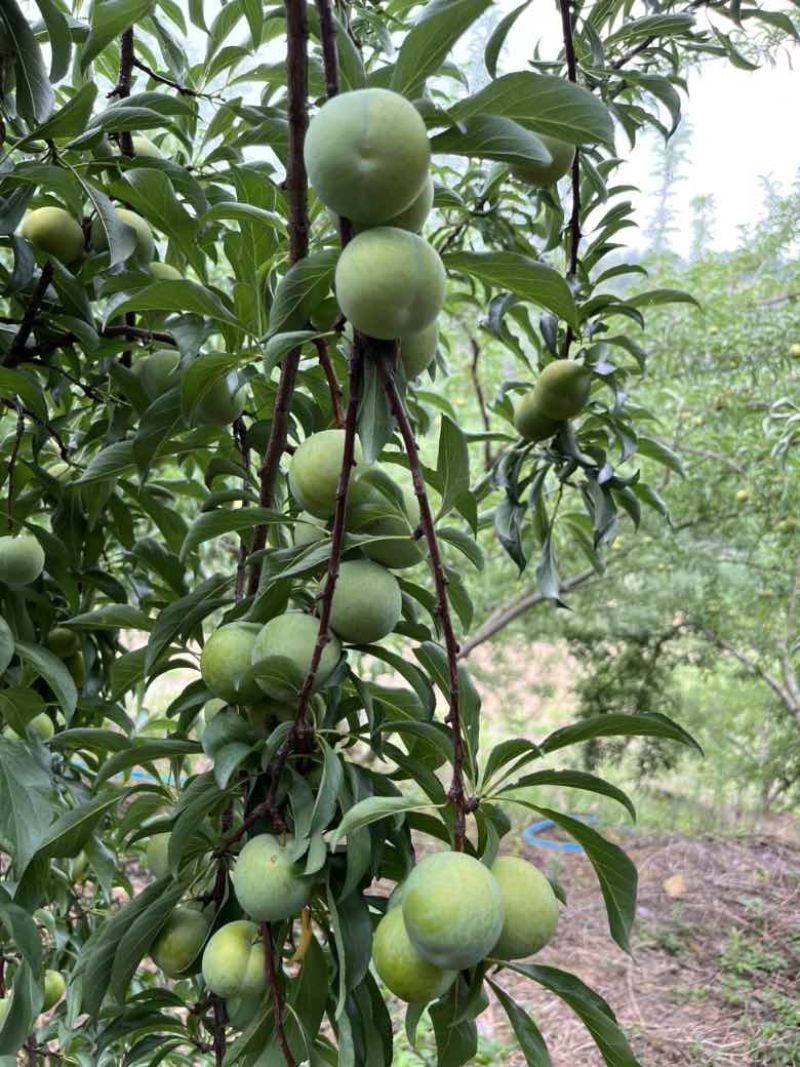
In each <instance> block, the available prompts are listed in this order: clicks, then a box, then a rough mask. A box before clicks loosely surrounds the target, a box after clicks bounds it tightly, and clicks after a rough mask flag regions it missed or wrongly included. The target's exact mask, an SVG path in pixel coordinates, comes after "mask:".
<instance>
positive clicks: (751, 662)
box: [686, 624, 800, 720]
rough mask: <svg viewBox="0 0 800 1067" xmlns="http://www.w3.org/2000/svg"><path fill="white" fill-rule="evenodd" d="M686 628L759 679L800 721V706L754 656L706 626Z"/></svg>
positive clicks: (689, 626) (688, 626)
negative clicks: (725, 653)
mask: <svg viewBox="0 0 800 1067" xmlns="http://www.w3.org/2000/svg"><path fill="white" fill-rule="evenodd" d="M686 628H687V629H688V630H691V631H692V632H694V633H696V634H697V635H698V636H699V637H702V638H704V639H705V640H706V641H708V642H710V643H711V644H712V645H715V646H716V647H717V648H718V649H719V650H720V651H721V652H727V654H728V655H729V656H731V657H732V658H733V659H735V660H736V662H737V663H740V664H741V665H742V666H743V667H745V668H746V669H747V670H748V671H750V672H751V674H754V675H755V676H756V677H757V678H760V679H761V681H762V682H764V684H765V685H766V686H767V687H768V688H769V689H771V690H772V692H773V693H774V694H775V696H776V697H777V698H778V700H780V702H781V703H782V704H783V706H784V707H785V708H786V710H787V711H788V712H789V713H790V714H791V715H792V716H793V717H794V718H795V719H797V720H800V705H798V704H797V703H796V702H795V701H794V700H793V698H792V694H791V692H790V691H789V690H788V689H787V688H786V687H785V686H784V685H782V684H781V682H780V681H779V679H778V678H776V677H775V675H774V674H772V672H771V671H768V670H766V669H765V668H764V667H762V666H761V664H760V663H759V662H758V660H757V659H756V658H755V657H754V656H752V655H750V654H749V653H747V652H745V651H743V650H742V649H740V648H737V647H736V646H735V645H733V644H731V642H730V641H726V640H725V638H724V637H721V636H720V634H718V633H716V632H715V631H714V630H712V629H710V628H709V627H708V626H694V625H691V624H689V625H687V627H686Z"/></svg>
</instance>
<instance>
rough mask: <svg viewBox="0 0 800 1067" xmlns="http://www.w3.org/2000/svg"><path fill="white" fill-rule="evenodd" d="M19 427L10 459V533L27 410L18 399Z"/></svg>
mask: <svg viewBox="0 0 800 1067" xmlns="http://www.w3.org/2000/svg"><path fill="white" fill-rule="evenodd" d="M16 408H17V428H16V431H15V433H14V445H13V447H12V449H11V455H10V457H9V460H8V495H7V497H6V529H7V530H8V532H9V533H11V531H12V530H13V529H14V479H15V476H16V473H17V457H18V456H19V448H20V445H21V444H22V437H23V434H24V433H25V412H24V411H23V410H22V405H21V404H20V403H19V401H17V403H16Z"/></svg>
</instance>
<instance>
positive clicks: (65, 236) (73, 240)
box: [19, 207, 84, 264]
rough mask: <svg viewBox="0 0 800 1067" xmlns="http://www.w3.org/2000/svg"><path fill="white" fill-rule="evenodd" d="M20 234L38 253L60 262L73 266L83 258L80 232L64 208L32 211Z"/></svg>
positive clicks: (78, 226)
mask: <svg viewBox="0 0 800 1067" xmlns="http://www.w3.org/2000/svg"><path fill="white" fill-rule="evenodd" d="M19 232H20V234H21V236H22V237H24V238H25V240H26V241H30V243H31V244H32V245H33V247H34V248H35V249H36V250H37V251H39V252H42V253H44V254H45V255H48V256H55V258H56V259H58V260H60V261H61V262H62V263H67V264H69V263H74V262H75V261H76V260H78V259H80V258H81V256H82V255H83V248H84V239H83V230H82V229H81V226H80V223H79V222H77V220H76V219H74V218H73V217H72V215H70V213H69V212H68V211H65V210H64V208H63V207H38V208H34V210H33V211H29V212H28V213H27V214H26V215H25V218H24V219H23V220H22V225H21V226H20V231H19Z"/></svg>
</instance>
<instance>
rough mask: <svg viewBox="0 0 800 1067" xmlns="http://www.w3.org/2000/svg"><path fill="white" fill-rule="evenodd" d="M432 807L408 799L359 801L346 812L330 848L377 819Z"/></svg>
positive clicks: (428, 804)
mask: <svg viewBox="0 0 800 1067" xmlns="http://www.w3.org/2000/svg"><path fill="white" fill-rule="evenodd" d="M432 806H433V805H432V804H431V803H430V802H429V801H426V802H424V803H420V802H419V800H409V798H408V797H367V798H366V799H365V800H360V801H359V802H358V803H357V804H354V805H353V807H352V808H350V810H349V811H347V812H346V813H345V815H344V817H343V818H342V821H341V822H340V823H339V825H338V826H337V827H336V830H335V832H334V835H333V840H332V841H331V848H335V847H336V845H337V844H338V843H339V841H341V839H342V838H343V837H346V836H347V834H352V833H353V832H354V831H355V830H360V829H361V827H362V826H369V825H370V824H371V823H374V822H378V820H379V819H387V818H389V817H390V816H392V815H402V814H404V813H405V812H407V811H423V810H424V809H425V808H430V807H432Z"/></svg>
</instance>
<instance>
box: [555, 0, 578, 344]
mask: <svg viewBox="0 0 800 1067" xmlns="http://www.w3.org/2000/svg"><path fill="white" fill-rule="evenodd" d="M559 7H560V10H561V32H562V34H563V38H564V55H565V57H566V60H567V77H568V78H569V80H570V81H571V82H577V80H578V63H577V58H576V55H575V41H574V39H573V27H572V12H571V10H570V0H559ZM571 185H572V210H571V212H570V217H569V237H568V245H567V278H568V280H574V279H575V278H576V277H577V274H578V250H579V248H580V243H581V237H582V236H583V235H582V234H581V153H580V148H578V147H576V148H575V158H574V159H573V160H572V169H571ZM574 339H575V335H574V333H573V330H572V327H571V326H567V331H566V333H565V335H564V351H563V355H564V358H565V359H566V358H567V357H568V356H569V350H570V348H571V347H572V342H573V340H574Z"/></svg>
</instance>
